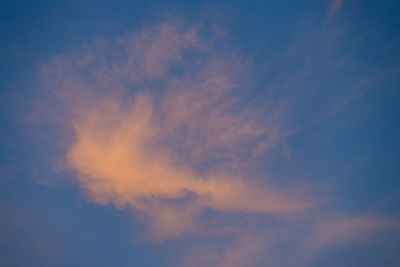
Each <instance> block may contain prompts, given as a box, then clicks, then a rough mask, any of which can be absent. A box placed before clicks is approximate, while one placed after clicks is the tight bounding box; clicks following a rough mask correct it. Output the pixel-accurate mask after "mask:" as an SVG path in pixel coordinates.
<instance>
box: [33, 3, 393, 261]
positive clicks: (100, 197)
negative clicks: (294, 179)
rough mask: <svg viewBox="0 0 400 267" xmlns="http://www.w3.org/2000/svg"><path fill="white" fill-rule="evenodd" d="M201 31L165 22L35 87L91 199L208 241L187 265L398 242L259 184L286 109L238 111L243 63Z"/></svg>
mask: <svg viewBox="0 0 400 267" xmlns="http://www.w3.org/2000/svg"><path fill="white" fill-rule="evenodd" d="M341 4H342V1H333V2H332V7H331V9H332V10H334V11H331V12H336V11H337V10H338V9H339V8H340V6H341ZM199 32H201V31H200V30H199V29H198V27H194V26H191V27H189V26H187V25H185V24H184V23H182V22H180V21H178V20H172V21H166V22H163V23H159V24H157V25H156V26H152V27H145V28H143V29H142V30H141V31H139V32H135V33H127V34H125V35H124V36H122V37H119V38H116V39H115V40H112V41H104V40H97V41H95V42H92V43H90V44H86V45H84V46H82V47H81V48H78V49H76V50H75V51H73V52H70V53H66V54H64V55H60V56H58V57H55V58H54V59H53V60H52V61H51V62H49V63H48V64H46V65H45V66H43V68H42V70H41V73H40V75H41V76H40V79H41V82H42V84H43V87H44V88H45V89H50V92H52V93H54V94H55V96H56V98H55V99H53V100H54V101H53V102H52V103H47V105H49V106H51V108H50V109H51V111H52V112H50V116H49V117H50V119H51V121H52V123H54V124H57V125H58V126H59V128H60V129H61V130H60V131H59V132H60V134H64V135H67V138H63V139H62V140H61V141H60V142H61V143H62V145H63V146H64V149H65V161H66V164H67V166H68V168H69V170H70V171H72V172H73V173H74V175H75V176H76V180H77V181H78V182H79V185H80V186H81V188H82V189H83V190H84V191H85V192H86V193H87V194H88V196H89V197H90V198H91V200H92V201H94V202H96V203H98V204H101V205H107V204H112V205H114V206H116V207H117V208H119V209H129V210H132V211H133V213H134V214H135V217H136V218H141V219H142V220H143V221H144V222H145V223H146V225H148V227H149V238H150V239H152V240H155V241H162V240H165V239H168V238H177V237H182V236H184V234H191V235H196V236H201V237H202V238H203V237H204V238H206V239H207V238H208V239H210V240H211V241H210V242H211V243H212V244H209V245H208V246H206V247H205V248H201V249H198V250H196V251H194V252H193V253H190V257H189V259H185V260H187V262H188V263H191V264H192V263H193V262H196V265H197V266H202V264H203V263H206V264H207V263H210V262H211V263H212V264H213V265H216V266H247V265H250V264H253V263H255V262H257V261H258V260H261V259H263V258H264V257H265V255H268V257H270V259H268V262H271V264H272V263H273V264H275V265H276V266H282V261H279V260H274V255H273V253H272V252H271V253H267V252H266V251H267V250H268V251H269V250H271V251H274V249H275V248H276V247H279V246H285V245H287V242H289V243H290V242H296V241H298V240H296V241H294V239H296V238H299V240H300V241H298V242H297V244H298V247H296V248H295V249H294V250H295V252H293V254H296V253H298V254H299V257H298V258H299V259H303V260H304V259H305V258H307V257H308V255H313V253H316V252H317V251H318V250H319V249H320V248H322V247H324V246H327V245H329V244H335V243H337V242H341V240H350V241H351V240H357V238H356V237H359V236H361V235H363V233H368V232H370V231H371V230H374V229H379V228H384V229H388V228H390V229H395V230H396V231H398V227H397V222H396V220H394V219H393V220H391V223H388V221H382V220H380V219H379V217H374V216H369V217H362V216H361V217H359V218H356V217H351V216H343V217H341V218H340V219H338V218H335V219H334V220H333V219H332V220H329V222H328V221H327V222H325V221H323V222H322V221H321V220H318V219H315V217H316V216H315V212H317V211H315V209H314V208H315V207H316V206H318V205H320V204H321V203H319V201H318V200H317V199H318V198H317V197H316V196H315V195H313V194H311V193H310V192H311V190H309V189H308V188H307V187H305V186H304V185H303V186H299V185H295V184H294V185H288V184H285V185H282V184H277V183H276V182H275V183H273V182H272V179H270V177H269V176H268V174H265V173H264V172H263V173H262V174H260V173H259V172H258V174H257V175H255V173H257V171H255V169H257V164H256V162H257V160H258V159H259V157H260V156H261V155H263V154H266V153H267V154H268V153H269V152H271V151H272V150H273V149H274V148H277V147H279V148H283V149H284V150H285V152H286V153H287V154H289V155H290V151H291V149H290V147H289V146H288V145H287V143H286V138H287V137H288V132H290V131H288V129H287V128H286V126H285V125H286V124H285V110H282V108H281V107H282V106H281V105H278V104H277V105H276V106H271V107H268V109H262V110H260V109H258V108H256V107H255V106H254V105H252V104H251V103H247V101H242V100H241V96H243V95H244V94H245V93H246V90H247V85H246V82H247V76H246V72H247V71H248V66H249V64H250V63H249V62H248V60H246V59H244V58H242V57H241V56H240V55H239V54H238V53H237V52H235V51H234V50H233V49H231V48H230V47H229V46H228V45H227V44H221V43H218V44H216V43H215V42H214V40H210V39H206V38H203V37H202V35H201V34H200V33H199ZM221 47H223V48H224V49H223V50H221ZM299 79H300V78H299ZM287 83H290V82H287ZM296 83H297V82H296ZM285 84H286V83H285ZM360 86H362V84H361V85H360ZM278 87H279V86H278ZM47 92H48V91H47ZM282 95H283V94H282ZM355 97H356V96H355ZM350 100H351V99H349V100H348V101H350ZM47 101H48V99H47ZM348 101H347V102H348ZM347 102H345V103H344V104H346V103H347ZM48 113H49V112H48ZM309 187H311V185H310V186H309ZM311 210H313V212H311ZM210 213H212V215H210ZM317 213H320V214H319V215H322V216H327V215H326V214H330V212H329V211H328V212H320V211H319V212H317ZM224 216H233V217H232V219H229V220H226V219H224V218H225V217H224ZM317 217H318V216H317ZM277 222H278V223H277ZM393 225H396V226H395V227H392V226H393ZM299 229H300V230H299ZM304 229H306V230H304ZM299 232H300V233H301V234H298V233H299ZM294 233H295V234H294ZM221 235H223V236H230V237H232V238H231V239H230V240H229V241H228V242H225V241H224V242H222V243H223V245H222V248H221V247H219V246H218V245H217V244H214V243H213V242H212V240H214V239H215V238H217V239H218V237H220V236H221ZM299 236H300V237H299ZM283 244H285V245H283ZM305 247H306V248H305ZM199 251H200V253H199ZM199 254H200V255H199ZM275 258H276V255H275ZM293 258H295V257H293ZM290 264H292V263H288V266H290ZM192 265H194V263H193V264H192ZM292 265H293V264H292Z"/></svg>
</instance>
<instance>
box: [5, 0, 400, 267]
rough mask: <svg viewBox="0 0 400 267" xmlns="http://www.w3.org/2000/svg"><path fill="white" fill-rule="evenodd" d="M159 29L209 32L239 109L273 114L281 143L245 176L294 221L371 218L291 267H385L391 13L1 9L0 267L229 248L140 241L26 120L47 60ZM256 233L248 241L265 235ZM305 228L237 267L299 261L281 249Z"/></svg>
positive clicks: (397, 196) (394, 23) (45, 125)
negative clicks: (295, 194)
mask: <svg viewBox="0 0 400 267" xmlns="http://www.w3.org/2000/svg"><path fill="white" fill-rule="evenodd" d="M144 2H146V3H144ZM335 3H336V4H337V7H336V8H334V6H335ZM171 18H172V19H174V18H178V19H180V20H182V21H184V24H187V25H199V24H201V25H202V26H201V30H200V31H204V32H201V33H200V34H201V35H202V36H204V39H206V40H207V38H209V39H212V38H214V37H212V35H213V34H212V33H210V32H212V31H213V30H215V27H219V28H220V29H221V32H223V34H221V35H218V36H219V37H218V38H221V39H223V41H221V42H219V40H218V41H217V44H216V45H215V46H216V49H217V50H218V49H219V50H220V53H221V54H224V53H232V54H238V55H240V57H241V58H245V59H246V60H247V61H248V62H250V63H249V64H248V65H249V67H248V68H246V70H245V72H246V73H245V75H244V76H246V78H244V79H245V81H244V84H245V86H244V88H245V92H242V93H239V96H240V97H241V101H243V102H247V103H251V104H252V105H253V106H255V107H256V108H259V109H262V110H264V111H263V112H267V114H269V113H268V112H273V110H275V109H276V110H278V109H279V110H283V112H282V114H283V115H282V116H283V118H284V119H282V120H281V121H280V125H282V127H283V128H284V129H285V134H283V135H284V137H281V138H282V140H281V139H280V140H281V141H279V145H277V147H275V148H273V149H271V150H270V151H268V153H264V154H262V155H261V156H259V157H258V158H257V159H256V160H255V161H256V163H257V164H258V168H257V170H254V171H253V172H252V173H251V174H252V175H253V174H254V175H255V176H259V177H262V176H263V175H264V174H265V173H267V174H268V176H269V177H270V178H269V179H270V180H271V181H273V182H275V183H277V184H279V185H282V186H286V185H294V186H299V187H302V188H303V187H310V191H312V192H313V193H312V194H315V195H316V196H317V198H318V199H319V200H318V202H319V205H318V207H317V208H315V209H314V210H312V211H310V212H309V213H306V215H304V216H305V217H307V218H311V219H305V220H307V221H309V220H311V221H313V220H315V221H318V220H319V219H320V218H321V217H325V216H326V217H329V216H330V215H327V214H340V216H343V217H344V218H358V217H362V218H364V217H365V216H370V217H368V218H373V219H371V220H372V221H374V223H372V225H369V224H368V227H367V229H366V230H365V232H362V233H360V235H361V236H369V235H370V234H371V233H376V232H378V234H375V235H374V234H371V235H372V237H371V238H365V239H364V238H359V237H354V238H352V239H351V241H347V240H346V241H343V242H333V243H332V244H329V245H327V246H326V247H324V248H322V249H319V250H318V251H317V252H314V251H313V252H312V253H311V254H312V256H309V258H307V259H306V260H304V259H303V260H304V265H305V266H398V265H399V264H400V258H399V256H398V255H400V253H399V250H400V234H399V233H400V223H399V220H400V210H399V205H400V192H399V186H400V182H399V171H400V167H399V166H400V164H399V162H398V159H399V158H400V155H399V151H400V141H399V138H398V137H399V136H400V126H399V119H398V117H399V114H400V106H399V104H398V103H399V101H400V90H399V87H400V63H399V62H400V52H399V50H398V48H399V47H400V2H399V1H391V0H387V1H383V2H382V1H360V0H343V1H308V0H307V1H297V2H296V3H295V2H294V1H1V3H0V48H1V49H0V101H1V102H0V266H177V265H178V266H180V265H182V266H185V263H182V262H185V261H184V260H182V258H184V257H183V256H185V255H191V253H192V252H191V251H190V248H191V247H194V249H198V248H197V247H196V246H195V245H199V244H200V245H201V246H202V245H204V246H203V247H204V248H206V247H207V248H209V247H212V248H213V249H214V252H215V253H216V254H218V253H220V254H223V253H226V251H225V250H223V249H222V248H221V247H224V245H221V246H220V244H221V243H222V244H229V240H228V239H229V238H231V237H227V240H228V241H226V240H225V239H224V240H223V241H221V240H220V239H221V237H218V238H220V239H218V240H216V238H214V237H209V239H207V238H204V237H198V236H196V235H195V236H194V237H193V236H190V234H189V235H188V236H186V235H184V236H183V237H181V238H171V239H166V240H164V241H162V242H153V241H149V240H147V238H146V236H145V234H143V233H144V232H145V231H146V229H147V228H148V225H147V224H148V222H147V221H146V220H142V218H141V216H140V215H137V214H136V213H135V212H132V211H131V210H130V208H129V207H128V208H125V209H123V210H122V211H121V210H119V209H117V208H115V207H114V206H113V205H112V203H111V204H110V205H106V206H103V205H98V203H96V201H88V198H87V196H86V192H84V190H81V189H80V182H79V181H78V180H77V179H76V174H74V173H73V172H71V171H66V170H65V169H62V170H60V168H58V167H57V166H56V165H57V162H58V160H59V158H63V157H65V154H66V150H68V148H66V147H65V146H63V145H60V144H59V141H56V140H57V138H59V136H60V134H59V133H58V132H57V131H60V130H59V129H58V130H57V129H55V128H54V127H58V126H54V125H52V123H51V122H47V121H46V122H43V121H40V120H39V121H40V122H37V120H36V121H32V119H31V117H30V115H32V113H34V111H33V110H34V109H35V108H36V107H37V105H38V103H40V105H46V104H43V103H48V104H49V106H51V103H50V102H46V101H51V100H46V101H44V102H43V101H42V100H41V99H47V95H46V94H49V95H50V94H51V92H49V90H50V91H51V90H52V89H46V90H43V88H41V86H42V84H41V82H40V78H38V77H39V74H38V73H39V72H40V70H41V68H42V66H43V65H45V64H47V63H48V62H51V60H52V59H53V58H54V57H55V56H57V55H70V54H74V53H77V54H79V52H76V51H80V49H81V46H82V45H83V44H87V43H91V42H93V41H94V40H96V39H102V40H114V39H115V38H118V37H120V36H123V35H124V34H127V33H131V32H137V31H140V30H141V29H143V28H144V27H147V26H150V27H151V26H153V25H157V24H159V23H160V22H161V23H163V21H168V20H170V19H171ZM216 31H217V32H218V33H220V32H219V31H218V30H216ZM218 38H217V39H218ZM55 90H56V89H55ZM155 94H156V95H157V92H156V93H155ZM160 95H161V93H160ZM240 105H242V102H240V104H239V106H240ZM271 109H272V111H271ZM47 112H50V113H51V112H52V111H51V108H49V109H48V111H47ZM58 112H59V111H54V114H56V116H57V115H58V114H59V113H58ZM39 116H42V115H39ZM60 116H61V115H60ZM36 119H37V117H36ZM71 129H72V128H71ZM210 158H213V156H212V155H211V156H210ZM250 158H251V157H247V160H249V161H250V160H251V159H250ZM53 159H57V160H53ZM310 194H311V193H310ZM210 209H212V208H210ZM207 212H211V213H212V212H213V211H206V213H207ZM242 215H243V214H241V213H240V214H239V215H238V214H234V215H232V216H237V217H238V218H236V217H234V219H232V220H236V221H241V220H242V219H241V216H242ZM205 216H208V215H205ZM210 216H214V215H210ZM218 216H219V215H218ZM222 216H225V215H222ZM226 216H228V215H226ZM229 216H230V215H229ZM243 216H244V217H246V218H247V216H248V215H247V214H245V215H243ZM260 216H261V217H262V216H266V217H268V216H269V215H268V214H267V215H260ZM301 218H303V217H301ZM221 220H222V219H221ZM256 220H257V225H259V224H261V225H263V224H267V222H268V223H270V220H271V219H270V218H269V217H268V218H267V219H265V218H264V217H263V218H261V219H260V218H259V217H257V219H256ZM299 220H300V221H301V222H300V223H299V224H301V223H302V222H303V221H302V219H299ZM386 220H387V221H389V223H386ZM222 221H224V220H222ZM228 221H229V220H228ZM381 222H382V223H381ZM225 223H226V222H225ZM285 223H286V222H285ZM285 223H282V225H283V224H285ZM228 224H229V223H228ZM278 224H279V222H278ZM246 225H247V224H246ZM257 227H258V226H254V229H256V230H254V229H250V230H249V231H250V232H257V229H262V231H269V228H268V229H266V228H265V227H261V228H257ZM279 227H280V226H279ZM282 227H284V226H282ZM307 227H314V226H310V224H307V225H305V226H304V229H303V228H302V226H301V227H300V229H299V228H295V229H293V228H290V229H289V230H288V232H285V231H277V232H276V233H277V235H278V236H279V237H278V238H277V239H279V240H281V239H285V238H286V235H291V236H296V237H295V238H294V239H290V242H289V244H286V245H282V244H281V243H279V245H276V246H275V245H274V248H273V249H272V250H271V248H267V247H262V249H261V250H262V251H264V250H265V251H267V250H268V251H269V250H271V251H275V252H276V253H275V255H278V256H277V259H274V261H272V262H269V261H268V259H265V258H263V257H260V259H259V261H257V262H251V264H254V266H268V264H270V265H271V266H286V265H287V266H290V262H289V261H286V258H291V257H293V258H295V257H297V254H298V253H299V254H301V252H298V251H297V250H296V249H293V248H292V247H291V246H292V243H293V244H294V243H295V244H298V243H301V242H302V241H301V240H303V238H304V233H307V231H308V230H306V228H307ZM279 229H281V228H279ZM307 229H308V228H307ZM313 229H314V228H313ZM339 230H340V229H339ZM271 231H272V230H271ZM290 231H293V232H294V233H295V234H290V233H291V232H290ZM297 234H298V238H297ZM222 239H223V238H222ZM240 240H241V239H240ZM224 242H227V243H224ZM240 242H241V241H240ZM296 242H297V243H296ZM327 242H328V241H327ZM193 244H195V245H193ZM226 246H229V245H226ZM260 247H261V245H260ZM213 249H212V250H213ZM219 249H221V250H219ZM223 251H225V252H223ZM261 254H262V253H261ZM311 254H310V255H311ZM265 255H267V252H265ZM281 258H285V259H284V260H283V261H280V260H281ZM196 261H197V260H196ZM216 262H219V263H220V264H221V265H218V263H214V264H215V265H217V266H227V265H223V264H222V263H221V262H223V261H222V260H221V261H216ZM248 264H250V263H248ZM285 264H286V265H285ZM228 265H229V264H228ZM194 266H203V265H201V263H198V265H194ZM208 266H210V265H208ZM211 266H213V265H212V264H211Z"/></svg>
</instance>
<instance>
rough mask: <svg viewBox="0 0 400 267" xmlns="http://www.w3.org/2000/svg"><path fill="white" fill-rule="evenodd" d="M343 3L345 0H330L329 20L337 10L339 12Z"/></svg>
mask: <svg viewBox="0 0 400 267" xmlns="http://www.w3.org/2000/svg"><path fill="white" fill-rule="evenodd" d="M343 3H344V0H330V3H329V7H328V13H327V20H330V19H331V18H332V17H333V16H334V15H335V14H336V13H337V12H339V10H340V8H341V7H342V5H343Z"/></svg>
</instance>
